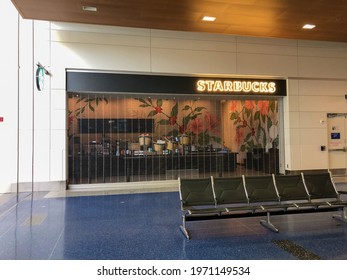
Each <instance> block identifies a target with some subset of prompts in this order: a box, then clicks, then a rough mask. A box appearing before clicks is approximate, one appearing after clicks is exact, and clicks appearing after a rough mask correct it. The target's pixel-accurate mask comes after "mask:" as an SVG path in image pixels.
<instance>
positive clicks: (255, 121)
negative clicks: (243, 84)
mask: <svg viewBox="0 0 347 280" xmlns="http://www.w3.org/2000/svg"><path fill="white" fill-rule="evenodd" d="M234 102H235V101H232V103H231V106H230V120H232V121H233V123H234V125H235V127H236V133H235V142H236V143H237V145H238V147H239V150H240V151H241V152H244V151H249V150H252V149H254V148H267V147H269V146H272V147H273V146H277V145H278V130H277V123H278V120H277V117H276V116H277V110H278V108H277V102H276V101H272V100H258V101H254V100H246V101H239V103H238V106H236V105H235V104H234ZM236 102H237V101H236ZM274 131H275V132H276V133H274ZM275 134H276V135H275Z"/></svg>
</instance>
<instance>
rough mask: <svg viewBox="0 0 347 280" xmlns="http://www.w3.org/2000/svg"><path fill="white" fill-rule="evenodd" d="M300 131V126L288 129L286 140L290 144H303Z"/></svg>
mask: <svg viewBox="0 0 347 280" xmlns="http://www.w3.org/2000/svg"><path fill="white" fill-rule="evenodd" d="M300 132H301V130H300V129H298V128H293V129H288V130H287V135H286V137H287V138H286V139H285V142H286V143H287V144H290V145H301V138H300ZM286 140H288V141H286Z"/></svg>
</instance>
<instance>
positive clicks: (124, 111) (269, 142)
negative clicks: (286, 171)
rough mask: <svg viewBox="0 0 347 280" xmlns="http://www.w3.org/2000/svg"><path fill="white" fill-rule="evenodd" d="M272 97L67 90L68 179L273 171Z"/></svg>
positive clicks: (131, 179)
mask: <svg viewBox="0 0 347 280" xmlns="http://www.w3.org/2000/svg"><path fill="white" fill-rule="evenodd" d="M279 127H280V126H279V114H278V101H276V100H274V99H272V100H227V99H221V98H216V97H214V98H212V97H203V98H195V97H190V96H185V97H175V96H171V97H168V96H163V97H161V96H154V97H148V96H140V95H133V96H131V95H129V94H127V95H118V94H117V95H115V94H113V95H112V94H109V95H103V94H99V93H97V94H68V149H69V155H68V158H69V161H68V165H69V184H95V183H97V184H98V183H114V182H135V181H156V180H174V179H177V177H185V178H197V177H208V176H211V175H213V176H219V177H221V176H224V177H225V176H237V175H241V174H253V175H254V174H255V175H262V174H264V173H278V172H279V149H278V147H279V133H278V130H279V129H278V128H279Z"/></svg>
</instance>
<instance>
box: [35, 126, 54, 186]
mask: <svg viewBox="0 0 347 280" xmlns="http://www.w3.org/2000/svg"><path fill="white" fill-rule="evenodd" d="M49 151H50V130H48V129H47V130H35V137H34V155H33V156H34V166H33V168H34V181H35V182H48V181H49V180H50V176H49V171H50V170H49V169H50V152H49Z"/></svg>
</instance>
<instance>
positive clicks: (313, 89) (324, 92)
mask: <svg viewBox="0 0 347 280" xmlns="http://www.w3.org/2000/svg"><path fill="white" fill-rule="evenodd" d="M298 82H299V86H300V94H301V95H310V96H318V95H321V96H334V95H335V96H343V98H344V96H345V94H346V93H347V81H333V80H330V81H329V80H300V81H298Z"/></svg>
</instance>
